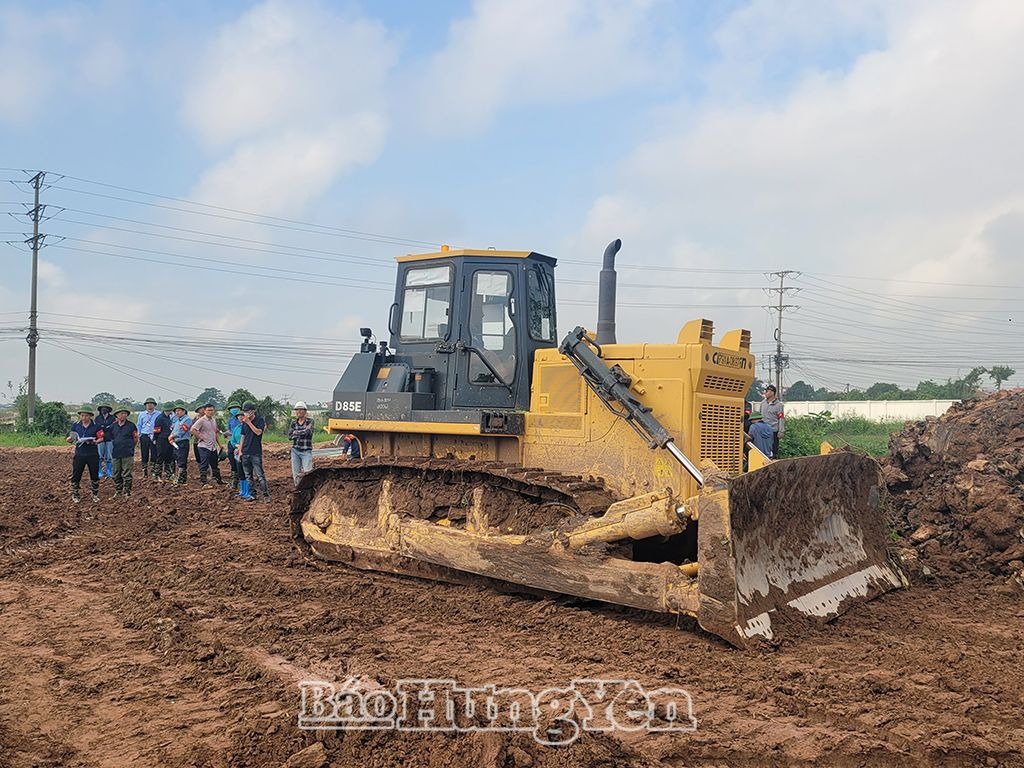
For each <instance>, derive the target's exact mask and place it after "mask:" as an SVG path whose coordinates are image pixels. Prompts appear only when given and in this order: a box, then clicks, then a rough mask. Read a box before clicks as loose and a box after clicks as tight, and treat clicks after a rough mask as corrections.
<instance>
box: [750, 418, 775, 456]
mask: <svg viewBox="0 0 1024 768" xmlns="http://www.w3.org/2000/svg"><path fill="white" fill-rule="evenodd" d="M747 440H749V441H750V442H752V443H753V444H754V447H755V448H757V450H759V451H760V452H761V453H763V454H764V455H765V456H767V457H768V458H769V459H771V458H774V456H775V453H774V450H775V448H774V446H773V443H774V442H775V433H774V432H773V431H772V428H771V427H769V426H768V425H767V424H765V423H764V418H763V417H762V416H761V414H760V413H757V412H756V411H755V412H754V413H752V414H750V427H749V428H748V429H747Z"/></svg>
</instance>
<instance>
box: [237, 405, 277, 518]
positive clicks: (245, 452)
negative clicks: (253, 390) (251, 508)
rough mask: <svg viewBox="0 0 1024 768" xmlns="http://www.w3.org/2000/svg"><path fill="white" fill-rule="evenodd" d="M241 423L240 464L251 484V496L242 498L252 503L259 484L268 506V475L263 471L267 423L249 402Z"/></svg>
mask: <svg viewBox="0 0 1024 768" xmlns="http://www.w3.org/2000/svg"><path fill="white" fill-rule="evenodd" d="M239 421H241V422H242V442H241V444H240V445H239V446H238V455H239V457H240V462H239V463H241V465H242V471H243V472H244V473H245V479H246V480H247V481H248V483H249V495H247V496H242V497H241V498H242V499H243V500H244V501H252V500H253V497H252V489H253V488H254V487H255V486H256V485H257V484H258V485H259V489H260V492H261V493H262V494H263V503H264V504H266V503H267V502H269V501H270V491H269V490H268V489H267V475H266V473H265V472H264V471H263V430H264V429H266V427H267V422H266V421H265V420H264V418H263V417H262V416H260V415H259V414H258V413H256V404H255V403H253V402H252V401H249V400H247V401H246V402H244V403H243V404H242V415H241V416H240V417H239Z"/></svg>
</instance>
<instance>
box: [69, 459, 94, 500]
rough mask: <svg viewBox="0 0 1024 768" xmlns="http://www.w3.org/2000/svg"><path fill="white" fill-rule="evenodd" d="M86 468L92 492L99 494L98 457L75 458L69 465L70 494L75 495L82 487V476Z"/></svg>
mask: <svg viewBox="0 0 1024 768" xmlns="http://www.w3.org/2000/svg"><path fill="white" fill-rule="evenodd" d="M87 468H88V470H89V480H90V481H91V483H92V492H93V494H97V493H99V492H100V457H99V456H75V458H74V460H73V461H72V463H71V492H72V493H75V494H77V493H78V489H79V488H80V487H81V485H82V474H83V473H84V472H85V470H86V469H87Z"/></svg>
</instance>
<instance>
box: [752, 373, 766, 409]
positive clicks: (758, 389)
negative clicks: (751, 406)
mask: <svg viewBox="0 0 1024 768" xmlns="http://www.w3.org/2000/svg"><path fill="white" fill-rule="evenodd" d="M766 386H768V382H766V381H761V379H758V378H756V377H755V378H754V381H753V383H752V384H751V385H750V389H748V390H747V400H750V401H753V402H755V403H756V402H759V401H760V400H761V398H763V397H764V388H765V387H766Z"/></svg>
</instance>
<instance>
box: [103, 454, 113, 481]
mask: <svg viewBox="0 0 1024 768" xmlns="http://www.w3.org/2000/svg"><path fill="white" fill-rule="evenodd" d="M104 463H105V464H106V465H107V477H109V478H110V479H111V480H113V479H114V460H113V459H107V461H105V462H104Z"/></svg>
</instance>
